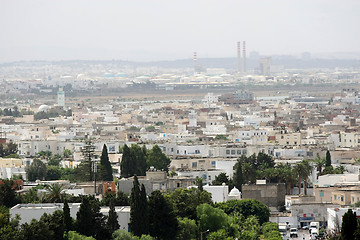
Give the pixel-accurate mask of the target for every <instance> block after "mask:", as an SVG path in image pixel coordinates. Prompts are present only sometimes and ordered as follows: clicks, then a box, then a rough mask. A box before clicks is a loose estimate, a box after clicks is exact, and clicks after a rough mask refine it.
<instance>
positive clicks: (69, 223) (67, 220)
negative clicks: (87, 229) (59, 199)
mask: <svg viewBox="0 0 360 240" xmlns="http://www.w3.org/2000/svg"><path fill="white" fill-rule="evenodd" d="M63 212H64V219H63V221H64V231H66V232H68V231H71V230H73V225H74V220H73V218H72V217H71V216H70V208H69V204H68V202H67V199H66V198H65V199H64V207H63Z"/></svg>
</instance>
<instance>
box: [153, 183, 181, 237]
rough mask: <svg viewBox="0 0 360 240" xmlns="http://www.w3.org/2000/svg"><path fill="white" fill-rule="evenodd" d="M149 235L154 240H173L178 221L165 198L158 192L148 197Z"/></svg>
mask: <svg viewBox="0 0 360 240" xmlns="http://www.w3.org/2000/svg"><path fill="white" fill-rule="evenodd" d="M149 216H150V235H151V236H153V237H155V238H156V239H174V238H175V235H176V232H177V229H178V221H177V219H176V215H175V214H174V211H173V209H172V207H171V205H170V204H169V202H167V201H166V199H165V197H164V196H163V195H162V193H161V192H160V191H159V190H156V191H154V192H152V193H151V195H150V197H149Z"/></svg>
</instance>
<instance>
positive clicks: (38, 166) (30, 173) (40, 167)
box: [26, 158, 47, 182]
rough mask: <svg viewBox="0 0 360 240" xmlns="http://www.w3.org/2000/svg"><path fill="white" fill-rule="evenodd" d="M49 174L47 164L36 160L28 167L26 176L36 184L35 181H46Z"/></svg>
mask: <svg viewBox="0 0 360 240" xmlns="http://www.w3.org/2000/svg"><path fill="white" fill-rule="evenodd" d="M46 173H47V167H46V164H45V163H43V162H42V161H41V160H39V159H37V158H35V159H34V160H33V162H32V163H31V164H30V166H27V167H26V175H27V177H28V180H29V181H31V182H34V181H35V180H37V179H39V180H45V178H46Z"/></svg>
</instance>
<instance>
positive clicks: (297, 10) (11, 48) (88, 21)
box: [0, 0, 360, 62]
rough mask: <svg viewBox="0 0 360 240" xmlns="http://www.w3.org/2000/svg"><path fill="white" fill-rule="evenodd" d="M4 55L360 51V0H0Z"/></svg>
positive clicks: (162, 56) (0, 58)
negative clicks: (242, 47)
mask: <svg viewBox="0 0 360 240" xmlns="http://www.w3.org/2000/svg"><path fill="white" fill-rule="evenodd" d="M0 31H1V32H0V62H9V61H16V60H65V59H121V60H135V61H144V60H146V61H149V60H173V59H178V58H191V57H192V53H193V52H194V51H196V52H198V57H199V58H201V57H232V56H234V57H235V56H236V42H237V41H243V40H246V41H247V49H248V53H249V52H250V51H252V50H256V51H258V52H260V53H261V54H299V53H301V52H304V51H309V52H312V53H320V52H360V1H359V0H216V1H214V0H116V1H113V0H96V1H95V0H8V1H7V0H0Z"/></svg>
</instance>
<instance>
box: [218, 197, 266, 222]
mask: <svg viewBox="0 0 360 240" xmlns="http://www.w3.org/2000/svg"><path fill="white" fill-rule="evenodd" d="M215 206H216V207H217V208H220V209H222V210H223V211H224V212H225V213H226V214H241V215H242V216H244V218H248V217H250V216H255V217H257V218H258V220H259V222H260V224H263V223H264V222H268V221H269V217H270V210H269V208H268V207H267V206H266V205H265V204H263V203H262V202H259V201H258V200H255V199H243V200H229V201H227V202H220V203H216V204H215Z"/></svg>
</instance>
